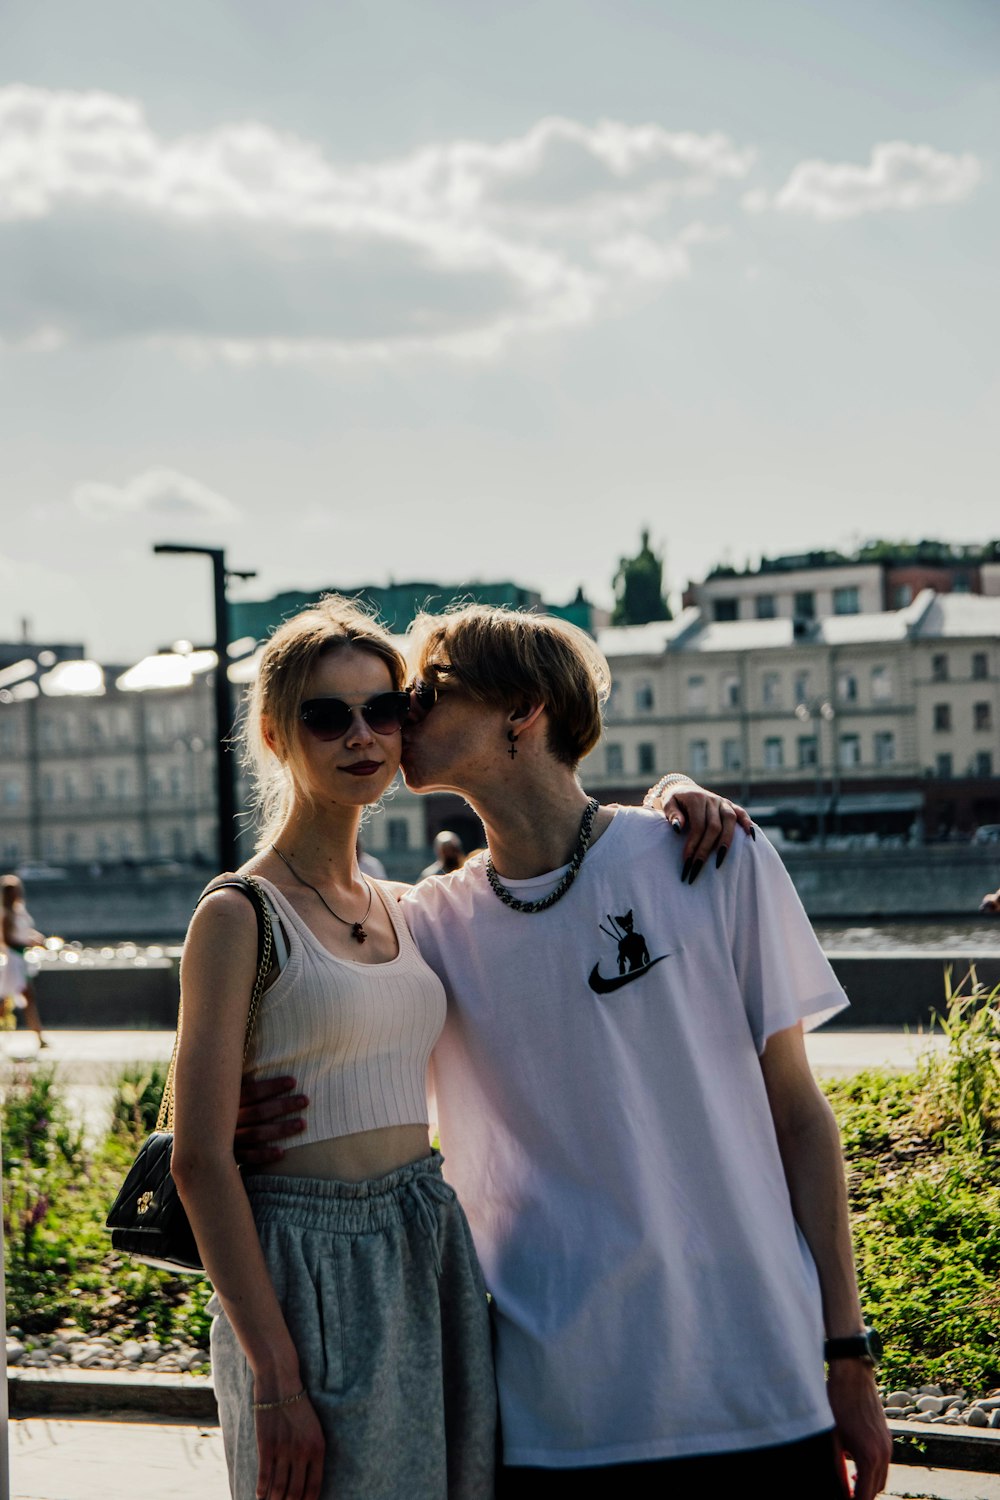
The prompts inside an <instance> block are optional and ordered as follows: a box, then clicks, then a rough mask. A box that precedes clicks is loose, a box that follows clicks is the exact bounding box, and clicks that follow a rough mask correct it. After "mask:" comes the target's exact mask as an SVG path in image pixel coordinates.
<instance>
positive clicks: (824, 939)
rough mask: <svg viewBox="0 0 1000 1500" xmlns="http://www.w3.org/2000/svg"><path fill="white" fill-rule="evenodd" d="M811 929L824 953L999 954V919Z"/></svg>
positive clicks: (843, 924) (825, 925)
mask: <svg viewBox="0 0 1000 1500" xmlns="http://www.w3.org/2000/svg"><path fill="white" fill-rule="evenodd" d="M813 927H814V929H815V932H816V936H817V937H818V938H819V940H820V942H821V943H822V945H823V947H824V949H825V950H826V952H827V953H845V952H847V953H850V952H854V953H858V952H868V953H892V952H900V951H902V950H904V949H906V950H909V951H911V952H924V953H926V952H930V951H932V950H934V949H947V951H948V952H949V953H954V954H956V955H960V956H968V957H969V958H975V957H976V956H977V955H978V954H981V953H982V954H986V953H989V954H993V953H997V954H1000V917H989V918H977V917H970V918H967V919H962V918H958V919H956V918H945V919H943V920H939V921H926V920H922V919H918V920H916V921H912V922H901V921H898V920H896V921H892V922H840V923H833V922H814V923H813Z"/></svg>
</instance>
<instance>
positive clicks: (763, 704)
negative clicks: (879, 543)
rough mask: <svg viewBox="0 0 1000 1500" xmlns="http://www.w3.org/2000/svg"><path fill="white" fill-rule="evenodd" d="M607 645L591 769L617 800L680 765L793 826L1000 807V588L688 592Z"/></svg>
mask: <svg viewBox="0 0 1000 1500" xmlns="http://www.w3.org/2000/svg"><path fill="white" fill-rule="evenodd" d="M837 586H838V587H840V586H844V587H853V586H854V585H853V584H844V585H841V584H839V583H838V584H837ZM858 586H859V587H860V583H859V585H858ZM598 643H599V644H600V646H601V647H602V649H603V650H604V651H605V652H606V654H607V656H608V658H609V661H610V663H611V668H612V672H613V675H614V679H615V685H614V689H613V691H612V696H611V700H610V703H609V705H608V710H607V715H606V729H605V737H604V741H603V743H602V744H601V745H600V746H598V748H597V749H596V750H595V751H594V752H593V753H592V754H591V755H590V756H588V758H587V759H586V761H585V762H584V764H583V767H582V774H583V779H584V782H585V784H586V785H587V787H588V788H591V787H592V788H593V790H594V791H595V792H600V794H601V795H602V796H603V797H605V798H606V799H608V800H614V799H615V798H617V799H619V800H621V801H636V800H637V799H638V798H639V796H640V795H641V792H642V791H643V790H644V789H645V788H646V787H647V786H648V785H649V784H650V782H652V781H654V780H655V779H656V778H657V777H658V776H660V775H661V774H663V772H665V771H668V770H674V769H679V770H685V771H688V772H689V773H690V774H691V775H692V776H694V777H696V778H698V779H699V780H702V781H704V782H705V783H706V784H708V785H710V786H712V787H715V788H718V789H719V790H720V791H721V792H723V793H724V794H725V795H727V796H732V797H735V798H737V799H738V800H740V801H742V802H743V803H745V804H748V805H750V806H751V807H752V808H753V809H755V810H756V812H757V813H758V815H759V816H760V817H761V818H762V820H763V821H765V822H770V823H772V825H774V826H781V827H783V828H784V829H785V830H786V831H787V832H789V834H790V835H791V836H796V835H799V836H802V837H808V838H811V837H813V836H815V835H816V834H817V833H819V832H822V833H825V834H830V833H835V832H864V831H869V832H877V833H882V834H903V833H908V832H910V831H911V830H912V831H914V832H915V833H916V834H917V835H918V836H927V837H931V838H934V837H939V836H945V835H947V834H949V833H951V832H953V831H958V832H968V831H971V830H972V829H973V828H974V827H976V826H978V825H979V824H981V823H995V822H1000V779H998V773H1000V597H995V598H990V597H982V596H979V597H977V596H975V595H971V594H961V593H956V592H952V593H947V594H936V593H934V592H933V591H932V590H930V589H925V590H923V591H922V592H921V593H920V594H918V596H917V597H916V599H914V600H913V602H912V603H911V604H910V605H908V606H907V607H906V608H905V609H902V610H898V611H894V612H889V611H884V610H879V611H872V612H868V613H861V614H859V613H849V614H837V613H830V614H827V615H825V617H822V618H816V619H805V618H803V617H802V616H789V615H777V616H775V617H773V618H770V617H765V618H760V619H754V618H749V619H737V620H731V621H719V620H716V619H714V618H713V617H712V614H711V612H706V611H704V610H702V609H698V608H688V609H686V610H685V611H684V612H683V613H682V614H681V616H680V617H679V618H678V619H677V620H674V621H671V622H669V623H661V624H655V625H643V626H638V627H634V628H631V629H618V630H616V629H607V630H602V631H599V632H598Z"/></svg>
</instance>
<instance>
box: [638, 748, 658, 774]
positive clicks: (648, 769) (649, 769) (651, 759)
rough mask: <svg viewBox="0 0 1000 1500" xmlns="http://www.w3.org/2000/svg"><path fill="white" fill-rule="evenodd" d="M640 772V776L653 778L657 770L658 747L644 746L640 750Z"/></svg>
mask: <svg viewBox="0 0 1000 1500" xmlns="http://www.w3.org/2000/svg"><path fill="white" fill-rule="evenodd" d="M638 770H639V775H640V776H652V774H653V772H654V771H655V770H656V746H655V745H649V744H642V745H640V746H639V750H638Z"/></svg>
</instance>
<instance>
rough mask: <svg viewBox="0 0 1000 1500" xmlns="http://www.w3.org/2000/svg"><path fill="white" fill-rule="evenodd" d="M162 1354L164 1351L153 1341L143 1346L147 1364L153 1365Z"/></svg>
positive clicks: (143, 1355) (144, 1358)
mask: <svg viewBox="0 0 1000 1500" xmlns="http://www.w3.org/2000/svg"><path fill="white" fill-rule="evenodd" d="M162 1353H163V1350H162V1349H161V1348H160V1346H159V1344H155V1343H154V1342H153V1341H152V1339H150V1340H149V1341H148V1342H147V1343H145V1344H143V1346H142V1357H143V1360H144V1361H145V1362H146V1363H147V1364H151V1363H152V1362H153V1360H154V1359H159V1358H160V1355H161V1354H162Z"/></svg>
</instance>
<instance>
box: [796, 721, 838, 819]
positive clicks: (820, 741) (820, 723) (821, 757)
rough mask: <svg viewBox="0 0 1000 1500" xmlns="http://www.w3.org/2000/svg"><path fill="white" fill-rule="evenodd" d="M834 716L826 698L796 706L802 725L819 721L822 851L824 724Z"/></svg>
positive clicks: (818, 800)
mask: <svg viewBox="0 0 1000 1500" xmlns="http://www.w3.org/2000/svg"><path fill="white" fill-rule="evenodd" d="M833 716H834V707H833V704H832V703H830V702H828V701H827V700H826V699H825V698H822V699H821V698H814V699H810V700H809V701H808V702H805V703H797V704H796V705H795V717H796V718H797V719H798V720H799V722H800V724H811V723H812V722H813V720H814V719H816V720H818V721H819V722H818V723H817V725H816V840H817V843H818V844H819V847H820V848H821V849H822V848H824V846H825V844H826V819H825V817H824V813H823V723H824V722H825V723H827V724H830V723H832V722H833ZM834 754H836V746H834Z"/></svg>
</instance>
